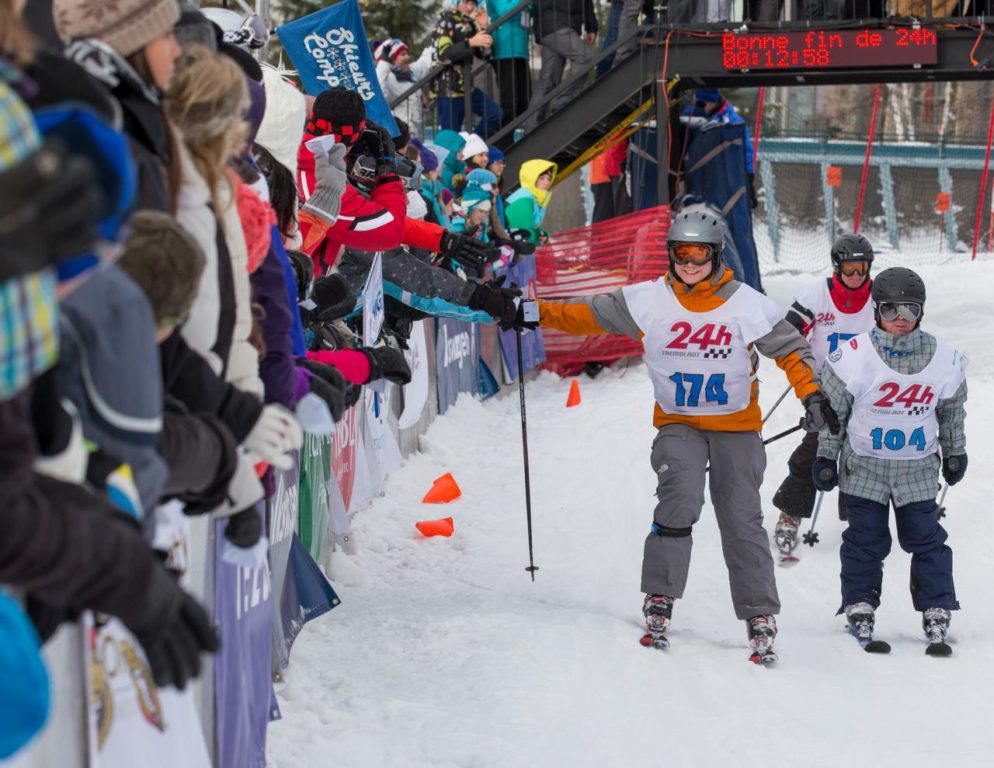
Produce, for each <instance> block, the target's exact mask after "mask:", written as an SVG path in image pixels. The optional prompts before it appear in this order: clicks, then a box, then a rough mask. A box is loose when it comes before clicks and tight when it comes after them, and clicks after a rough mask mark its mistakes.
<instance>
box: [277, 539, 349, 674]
mask: <svg viewBox="0 0 994 768" xmlns="http://www.w3.org/2000/svg"><path fill="white" fill-rule="evenodd" d="M288 565H289V569H288V571H287V575H286V580H285V581H284V582H283V593H282V594H281V596H280V622H281V623H282V625H283V642H284V643H285V653H286V655H287V657H289V656H290V648H291V647H292V646H293V641H294V640H296V639H297V635H299V634H300V630H302V629H303V628H304V624H306V623H307V622H308V621H310V620H311V619H316V618H317V617H318V616H322V615H323V614H325V613H327V612H328V611H330V610H331V609H332V608H334V607H335V606H336V605H338V604H339V603H340V602H341V600H339V599H338V595H337V594H335V590H334V588H333V587H332V586H331V584H330V583H329V581H328V579H326V578H325V576H324V574H323V573H321V569H320V568H318V565H317V563H315V562H314V559H313V558H312V557H311V556H310V554H309V553H308V552H307V549H306V548H305V547H304V545H303V544H302V543H301V541H300V539H299V538H298V537H297V536H296V535H294V536H291V537H290V560H289V563H288Z"/></svg>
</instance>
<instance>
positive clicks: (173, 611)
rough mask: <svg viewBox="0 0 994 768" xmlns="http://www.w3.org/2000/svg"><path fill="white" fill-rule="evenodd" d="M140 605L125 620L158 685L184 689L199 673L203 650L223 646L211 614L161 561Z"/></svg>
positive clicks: (211, 649)
mask: <svg viewBox="0 0 994 768" xmlns="http://www.w3.org/2000/svg"><path fill="white" fill-rule="evenodd" d="M140 606H141V607H140V608H139V610H138V612H137V613H136V614H135V615H134V616H131V617H128V618H124V617H122V620H123V621H124V623H125V625H126V626H127V627H128V629H129V630H131V632H132V633H134V636H135V638H136V639H137V640H138V642H139V643H141V646H142V648H144V649H145V656H146V657H147V658H148V665H149V667H150V668H151V670H152V677H153V678H154V679H155V683H156V685H158V686H160V687H166V686H170V685H173V686H175V687H176V688H178V689H179V690H183V689H184V688H185V687H186V683H187V681H188V680H192V679H194V678H196V677H197V676H198V675H199V674H200V654H201V653H216V652H217V651H218V650H219V649H220V647H221V641H220V640H219V639H218V636H217V633H216V632H215V631H214V626H213V624H212V623H211V620H210V617H209V616H208V615H207V613H206V612H205V611H204V609H203V608H202V607H201V606H200V603H198V602H197V601H196V600H194V599H193V597H191V596H190V595H188V594H187V593H186V592H185V591H184V590H183V589H182V587H180V585H179V584H178V583H177V582H176V579H174V578H173V577H172V576H171V575H170V573H169V571H167V570H166V568H165V567H164V566H162V565H160V564H158V563H156V564H155V565H153V566H152V579H151V581H150V582H149V585H148V589H147V590H146V591H145V595H144V596H143V597H142V600H141V603H140Z"/></svg>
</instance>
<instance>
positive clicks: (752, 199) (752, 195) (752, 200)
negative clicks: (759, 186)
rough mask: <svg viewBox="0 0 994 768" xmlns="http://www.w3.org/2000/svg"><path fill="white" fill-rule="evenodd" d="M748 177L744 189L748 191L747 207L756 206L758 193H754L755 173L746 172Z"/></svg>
mask: <svg viewBox="0 0 994 768" xmlns="http://www.w3.org/2000/svg"><path fill="white" fill-rule="evenodd" d="M748 178H749V185H748V186H747V187H746V189H747V190H748V192H749V207H750V208H755V207H756V206H758V205H759V195H757V194H756V174H754V173H750V174H748Z"/></svg>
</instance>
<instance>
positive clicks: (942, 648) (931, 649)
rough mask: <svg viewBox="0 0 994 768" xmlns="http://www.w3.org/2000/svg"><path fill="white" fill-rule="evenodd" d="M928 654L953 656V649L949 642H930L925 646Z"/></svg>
mask: <svg viewBox="0 0 994 768" xmlns="http://www.w3.org/2000/svg"><path fill="white" fill-rule="evenodd" d="M925 655H926V656H952V655H953V649H952V648H951V647H950V645H949V643H929V644H928V645H927V646H925Z"/></svg>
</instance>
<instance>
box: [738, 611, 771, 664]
mask: <svg viewBox="0 0 994 768" xmlns="http://www.w3.org/2000/svg"><path fill="white" fill-rule="evenodd" d="M746 629H747V630H748V633H749V647H750V648H752V653H751V654H750V655H749V661H751V662H752V663H753V664H764V665H765V664H774V663H776V661H777V654H776V651H774V650H773V639H774V638H775V637H776V636H777V620H776V617H774V616H772V615H769V614H767V615H763V616H753V617H752V618H751V619H746Z"/></svg>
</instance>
